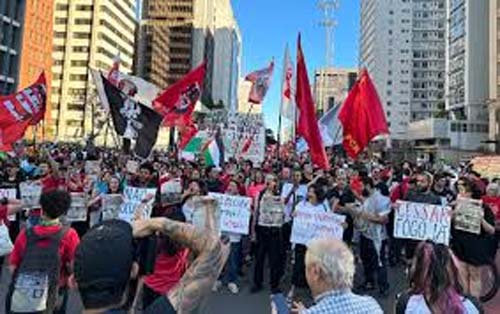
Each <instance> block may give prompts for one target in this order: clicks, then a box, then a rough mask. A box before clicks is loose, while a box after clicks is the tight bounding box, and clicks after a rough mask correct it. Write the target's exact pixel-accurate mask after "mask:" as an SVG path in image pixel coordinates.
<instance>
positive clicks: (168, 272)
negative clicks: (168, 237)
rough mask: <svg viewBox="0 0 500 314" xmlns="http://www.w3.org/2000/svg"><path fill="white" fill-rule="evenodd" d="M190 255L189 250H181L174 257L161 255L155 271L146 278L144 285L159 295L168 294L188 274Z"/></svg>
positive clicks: (157, 258) (157, 259)
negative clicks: (185, 273)
mask: <svg viewBox="0 0 500 314" xmlns="http://www.w3.org/2000/svg"><path fill="white" fill-rule="evenodd" d="M188 254H189V250H188V249H181V250H179V251H178V252H177V254H175V255H174V256H168V255H167V254H164V253H161V254H159V255H158V256H157V257H156V262H155V270H154V272H153V273H152V274H151V275H148V276H146V277H144V284H145V285H146V286H148V288H150V289H151V290H153V291H154V292H156V293H158V294H166V293H168V292H169V291H170V289H172V288H173V287H174V286H175V285H176V284H177V283H178V282H179V281H180V280H181V278H182V275H184V272H186V268H187V260H188Z"/></svg>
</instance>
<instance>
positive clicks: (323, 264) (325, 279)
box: [293, 239, 383, 314]
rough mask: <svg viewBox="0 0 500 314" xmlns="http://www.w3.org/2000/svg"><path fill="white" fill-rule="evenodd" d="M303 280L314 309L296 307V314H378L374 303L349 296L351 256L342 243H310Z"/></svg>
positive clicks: (317, 241)
mask: <svg viewBox="0 0 500 314" xmlns="http://www.w3.org/2000/svg"><path fill="white" fill-rule="evenodd" d="M306 278H307V283H308V284H309V287H310V289H311V293H312V295H313V296H314V301H315V305H314V306H312V307H310V308H309V309H306V308H305V307H304V305H303V304H302V303H295V309H294V311H293V313H298V314H336V313H339V314H343V313H349V314H365V313H366V314H379V313H380V314H381V313H383V311H382V309H381V308H380V306H379V304H378V303H377V301H375V299H373V298H372V297H369V296H360V295H357V294H354V293H352V291H351V288H352V284H353V279H354V256H353V255H352V253H351V251H350V250H349V248H348V247H347V246H346V245H345V244H344V242H342V241H340V240H335V239H315V240H312V241H311V242H310V243H309V245H308V248H307V253H306Z"/></svg>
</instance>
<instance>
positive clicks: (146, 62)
mask: <svg viewBox="0 0 500 314" xmlns="http://www.w3.org/2000/svg"><path fill="white" fill-rule="evenodd" d="M193 6H194V0H143V2H142V13H141V21H140V26H139V30H138V37H137V54H136V63H135V66H134V68H135V73H136V74H137V75H138V76H140V77H142V78H144V79H145V80H147V81H149V82H151V83H153V84H156V85H157V86H158V87H160V88H165V87H167V86H168V85H170V84H173V83H175V82H176V81H177V80H179V79H180V78H182V77H183V76H184V75H185V74H186V73H188V72H189V70H190V69H191V50H192V38H191V37H192V30H193V18H194V12H193V10H194V9H193Z"/></svg>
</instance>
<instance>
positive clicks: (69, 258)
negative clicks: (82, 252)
mask: <svg viewBox="0 0 500 314" xmlns="http://www.w3.org/2000/svg"><path fill="white" fill-rule="evenodd" d="M61 228H62V226H60V225H56V226H40V225H38V226H34V227H33V231H34V232H35V234H37V235H39V236H45V235H51V234H54V233H56V232H58V231H59V230H61ZM79 243H80V238H79V237H78V234H77V233H76V231H75V230H74V229H73V228H70V229H69V230H68V231H67V232H66V234H65V235H64V237H63V238H62V239H61V242H60V244H59V258H60V261H61V273H60V277H59V285H60V286H61V287H64V286H66V284H67V279H68V276H69V274H68V273H66V271H65V269H66V267H65V266H66V265H68V264H72V263H73V260H74V258H75V251H76V248H77V247H78V244H79ZM26 244H27V238H26V229H23V230H22V231H21V233H19V235H18V236H17V239H16V242H15V243H14V248H13V250H12V252H11V254H10V260H9V263H10V265H11V266H15V267H16V268H18V267H19V266H21V262H22V260H23V256H24V252H25V251H26ZM48 245H49V243H48V242H47V241H41V242H40V243H39V246H40V248H44V247H47V246H48Z"/></svg>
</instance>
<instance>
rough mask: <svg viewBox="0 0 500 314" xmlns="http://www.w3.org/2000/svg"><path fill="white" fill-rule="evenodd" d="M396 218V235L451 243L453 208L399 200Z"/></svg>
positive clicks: (396, 236)
mask: <svg viewBox="0 0 500 314" xmlns="http://www.w3.org/2000/svg"><path fill="white" fill-rule="evenodd" d="M396 206H397V207H396V216H395V218H394V237H395V238H400V239H414V240H428V239H429V240H432V241H434V242H436V243H442V244H445V245H448V244H449V241H450V225H451V209H450V208H449V207H445V206H438V205H431V204H422V203H412V202H403V201H398V202H397V203H396Z"/></svg>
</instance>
